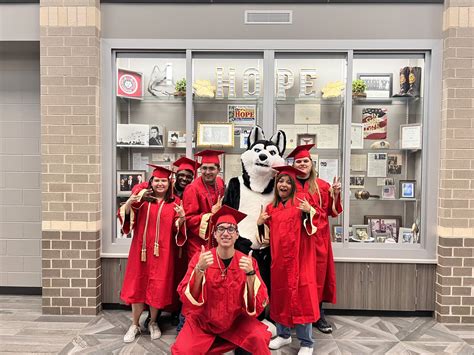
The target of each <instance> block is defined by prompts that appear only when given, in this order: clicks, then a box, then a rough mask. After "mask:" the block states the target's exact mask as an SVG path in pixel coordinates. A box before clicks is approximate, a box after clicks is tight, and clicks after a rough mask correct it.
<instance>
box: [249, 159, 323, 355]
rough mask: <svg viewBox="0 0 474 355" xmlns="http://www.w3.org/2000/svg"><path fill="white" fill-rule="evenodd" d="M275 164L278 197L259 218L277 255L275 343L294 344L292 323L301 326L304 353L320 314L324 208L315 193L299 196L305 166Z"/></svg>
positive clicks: (274, 270)
mask: <svg viewBox="0 0 474 355" xmlns="http://www.w3.org/2000/svg"><path fill="white" fill-rule="evenodd" d="M274 169H275V170H277V171H278V175H277V177H276V185H275V196H274V200H273V202H272V203H270V204H268V205H267V207H266V209H265V211H264V212H262V214H261V215H260V217H259V218H258V221H257V224H258V225H259V226H262V225H264V224H265V225H266V226H267V227H268V228H269V236H270V253H271V256H272V265H271V273H270V275H271V286H272V299H271V302H270V317H271V318H272V319H273V320H274V321H276V328H277V335H278V336H277V337H276V338H274V339H273V340H272V341H271V342H270V345H269V346H270V349H279V348H280V347H282V346H284V345H288V344H290V343H291V336H290V328H292V327H295V328H296V334H297V336H298V339H299V340H300V344H301V348H300V351H299V354H312V353H313V344H314V341H313V338H312V331H313V329H312V323H313V322H315V321H317V320H318V319H319V299H318V284H317V275H316V268H315V265H316V244H317V242H316V239H317V237H316V230H317V224H318V216H319V211H318V210H317V206H316V205H315V204H314V203H313V202H312V199H311V197H310V196H305V195H304V194H302V195H301V196H299V197H298V196H297V193H296V175H297V174H301V171H299V170H297V169H295V168H293V167H291V166H281V167H274ZM259 230H260V231H262V228H261V227H259ZM262 234H263V233H262Z"/></svg>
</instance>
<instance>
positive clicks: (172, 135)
mask: <svg viewBox="0 0 474 355" xmlns="http://www.w3.org/2000/svg"><path fill="white" fill-rule="evenodd" d="M168 147H172V148H186V133H185V132H183V131H168Z"/></svg>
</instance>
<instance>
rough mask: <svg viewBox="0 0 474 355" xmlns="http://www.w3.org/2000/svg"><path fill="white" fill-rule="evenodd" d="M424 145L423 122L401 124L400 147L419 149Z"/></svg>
mask: <svg viewBox="0 0 474 355" xmlns="http://www.w3.org/2000/svg"><path fill="white" fill-rule="evenodd" d="M421 146H422V130H421V124H419V123H413V124H402V125H400V149H407V150H418V149H421Z"/></svg>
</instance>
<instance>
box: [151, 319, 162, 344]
mask: <svg viewBox="0 0 474 355" xmlns="http://www.w3.org/2000/svg"><path fill="white" fill-rule="evenodd" d="M148 330H149V331H150V337H151V340H155V339H160V338H161V330H160V327H158V324H157V323H156V322H150V323H149V324H148Z"/></svg>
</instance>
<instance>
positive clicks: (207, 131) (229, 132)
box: [197, 122, 234, 147]
mask: <svg viewBox="0 0 474 355" xmlns="http://www.w3.org/2000/svg"><path fill="white" fill-rule="evenodd" d="M197 146H198V147H210V146H218V147H233V146H234V124H233V123H227V122H212V123H211V122H209V123H207V122H198V125H197Z"/></svg>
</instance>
